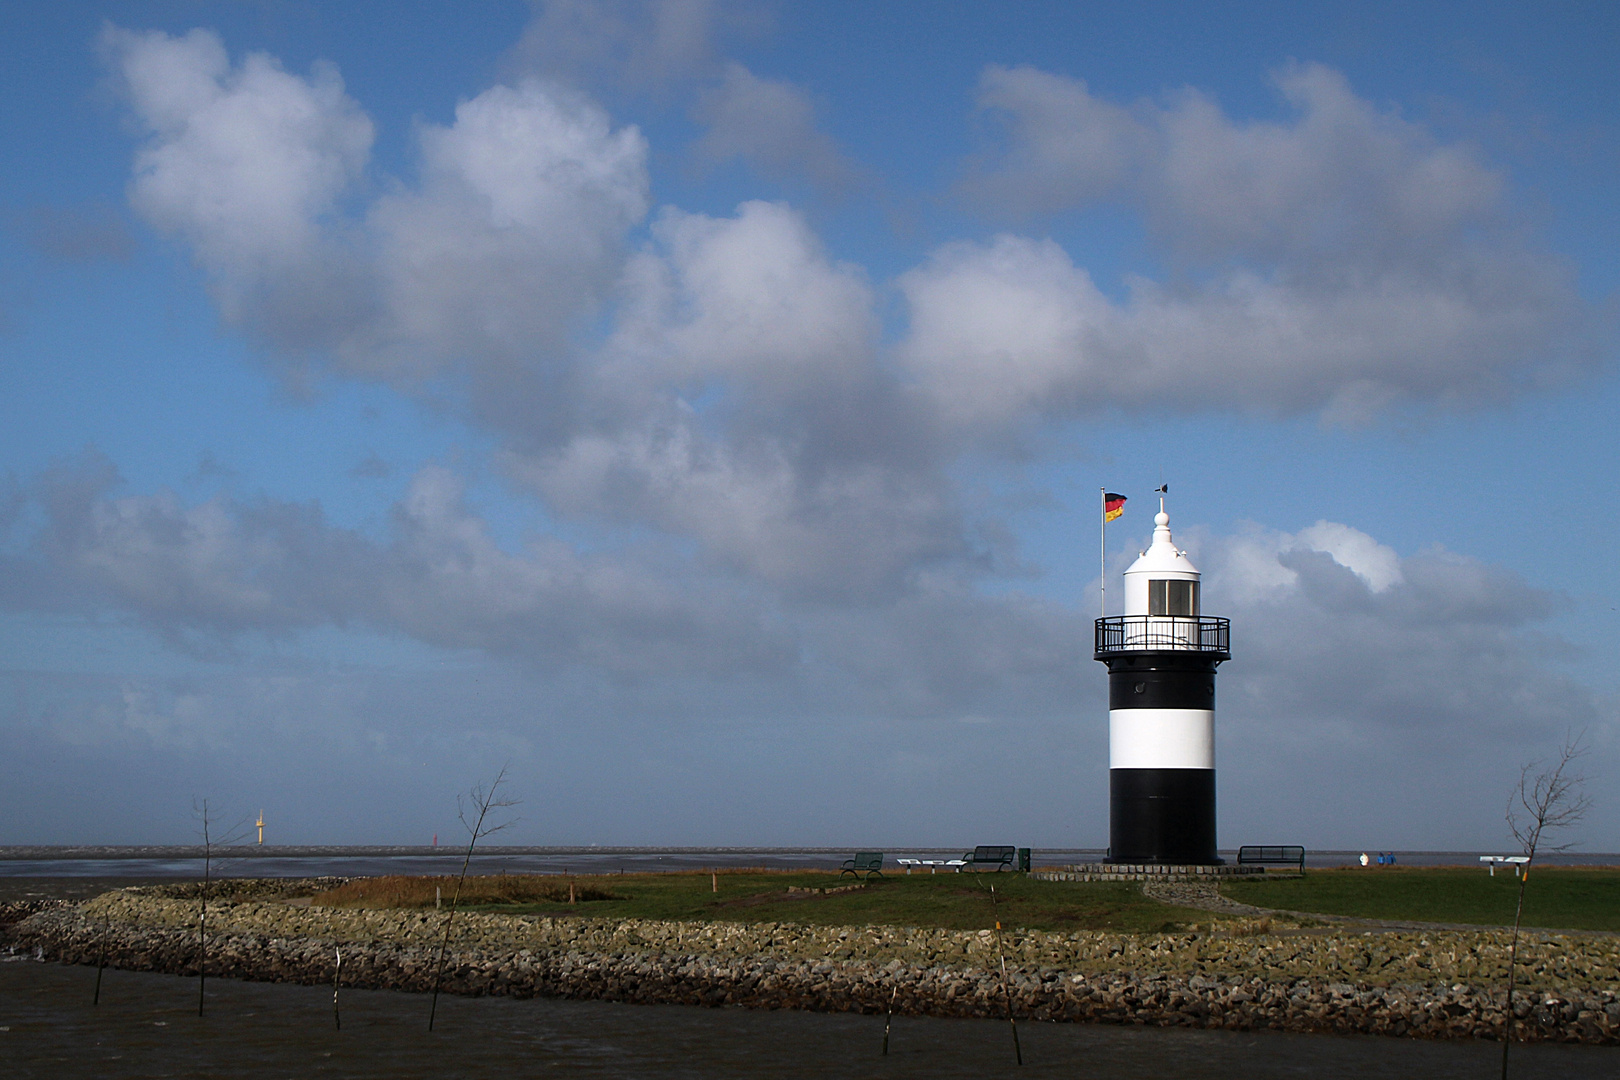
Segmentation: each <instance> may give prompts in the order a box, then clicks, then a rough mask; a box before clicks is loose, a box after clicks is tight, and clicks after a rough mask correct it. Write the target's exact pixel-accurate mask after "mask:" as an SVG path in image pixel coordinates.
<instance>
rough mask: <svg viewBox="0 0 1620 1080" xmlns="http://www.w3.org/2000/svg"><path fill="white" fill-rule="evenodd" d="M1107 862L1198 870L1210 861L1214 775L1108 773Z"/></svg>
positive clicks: (1206, 772)
mask: <svg viewBox="0 0 1620 1080" xmlns="http://www.w3.org/2000/svg"><path fill="white" fill-rule="evenodd" d="M1108 858H1109V861H1111V862H1117V863H1173V864H1178V865H1179V864H1191V865H1200V864H1206V863H1215V862H1219V861H1220V860H1219V859H1218V858H1217V857H1216V855H1215V770H1214V769H1109V770H1108Z"/></svg>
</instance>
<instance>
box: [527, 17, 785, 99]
mask: <svg viewBox="0 0 1620 1080" xmlns="http://www.w3.org/2000/svg"><path fill="white" fill-rule="evenodd" d="M532 6H533V9H534V17H533V18H532V19H530V21H529V23H528V25H527V26H525V27H524V29H523V35H522V37H521V38H519V39H518V43H517V44H516V45H515V46H514V47H513V49H512V61H513V63H514V64H515V65H516V66H518V67H519V68H520V69H521V70H523V71H529V72H540V73H543V74H545V75H548V76H555V75H563V76H567V77H569V78H571V79H574V80H576V81H578V82H581V83H584V84H587V85H590V84H596V83H600V82H609V83H614V84H617V85H618V86H620V87H623V88H627V89H631V90H658V89H661V88H663V87H665V86H667V85H669V84H671V83H676V82H681V81H684V80H688V79H692V78H696V77H702V76H706V75H708V74H709V73H710V72H712V71H713V70H714V69H715V68H716V67H717V66H718V64H719V54H718V51H717V43H716V40H715V39H716V36H717V34H718V33H719V32H720V31H721V30H723V29H725V28H726V27H727V26H728V25H734V24H738V23H746V22H750V21H753V20H752V19H751V18H750V16H748V14H747V13H746V12H745V11H742V10H740V9H741V8H742V7H743V5H741V4H737V3H726V2H723V0H533V2H532Z"/></svg>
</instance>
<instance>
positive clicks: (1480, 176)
mask: <svg viewBox="0 0 1620 1080" xmlns="http://www.w3.org/2000/svg"><path fill="white" fill-rule="evenodd" d="M1277 85H1278V88H1279V90H1280V91H1281V93H1282V95H1283V97H1284V100H1285V101H1286V102H1287V104H1288V105H1289V106H1290V108H1291V109H1292V110H1293V111H1294V114H1295V115H1294V116H1293V117H1292V118H1291V119H1289V120H1287V121H1282V122H1271V121H1248V122H1244V121H1238V120H1235V119H1233V118H1231V117H1229V116H1227V115H1226V114H1225V113H1224V112H1223V111H1222V110H1221V109H1220V108H1219V106H1217V105H1216V104H1215V103H1214V102H1212V101H1211V100H1210V99H1209V98H1207V97H1206V96H1204V95H1202V94H1200V93H1198V92H1196V91H1192V90H1187V91H1184V92H1182V93H1180V94H1178V95H1175V96H1173V97H1172V98H1171V99H1170V100H1169V101H1168V103H1166V104H1162V105H1161V104H1154V103H1150V102H1139V103H1136V104H1134V105H1131V106H1129V107H1126V106H1120V105H1116V104H1113V103H1110V102H1107V101H1104V100H1102V99H1100V98H1098V97H1097V96H1095V95H1093V94H1092V93H1091V92H1090V91H1089V90H1088V89H1087V88H1086V86H1085V85H1084V84H1083V83H1081V82H1079V81H1077V80H1073V79H1067V78H1064V77H1062V76H1056V75H1051V74H1047V73H1044V72H1039V71H1034V70H1032V69H1028V68H1019V69H1011V70H1009V69H1005V68H991V69H989V70H987V71H986V73H985V75H984V78H983V81H982V83H981V88H980V103H981V105H982V106H983V107H984V108H985V109H988V110H990V111H991V112H992V114H993V115H994V116H997V117H1000V118H1002V119H1004V120H1005V124H1006V135H1007V138H1006V142H1005V145H1004V146H1002V147H1001V148H1000V149H999V150H998V152H997V153H995V154H993V155H990V156H989V157H988V158H987V159H986V160H985V161H983V162H982V163H981V166H980V169H979V171H978V172H977V173H976V174H975V175H974V176H972V177H971V178H970V180H969V181H968V183H967V186H966V190H968V191H969V192H970V193H972V194H974V195H976V196H977V197H980V198H982V199H984V200H986V201H987V202H990V203H993V204H994V205H999V206H1006V207H1010V208H1012V209H1015V210H1022V211H1026V212H1057V211H1062V210H1066V209H1071V208H1078V207H1083V206H1087V205H1092V204H1096V203H1098V202H1110V203H1114V204H1119V205H1124V206H1126V207H1129V208H1131V209H1133V210H1135V211H1136V212H1138V213H1139V214H1140V215H1141V217H1142V220H1143V222H1144V224H1145V225H1146V227H1147V229H1148V232H1149V235H1150V236H1151V237H1152V239H1153V242H1154V244H1155V245H1156V247H1157V248H1158V249H1159V250H1160V251H1162V252H1163V253H1164V254H1166V255H1167V256H1168V257H1169V258H1168V260H1167V261H1168V262H1169V264H1170V266H1171V267H1172V272H1171V273H1170V274H1169V275H1168V276H1167V277H1166V278H1164V279H1163V280H1150V279H1147V278H1143V277H1139V276H1127V277H1126V278H1125V280H1124V282H1123V285H1124V293H1125V295H1124V296H1123V298H1122V299H1117V300H1116V299H1112V298H1110V299H1109V300H1108V301H1107V302H1102V301H1101V300H1100V299H1099V297H1098V296H1097V294H1096V291H1095V289H1093V288H1092V285H1091V282H1090V280H1089V279H1088V278H1086V277H1085V276H1084V274H1085V272H1084V270H1083V269H1082V268H1078V267H1075V266H1073V265H1072V264H1071V263H1070V262H1069V260H1068V258H1067V256H1065V255H1062V254H1061V253H1059V252H1057V251H1056V250H1055V249H1054V248H1052V246H1051V245H1050V244H1043V243H1038V242H1035V241H1026V240H1020V239H1017V238H1012V237H1002V238H999V239H997V240H995V241H994V242H992V243H991V244H989V245H980V246H978V247H977V248H964V247H962V246H961V245H953V246H947V247H946V248H944V249H942V251H941V252H939V253H936V255H935V257H934V258H933V259H932V260H931V261H930V263H929V264H927V265H925V266H924V267H923V268H920V269H919V270H918V271H914V272H913V274H912V275H910V276H909V277H908V278H906V279H903V280H902V287H903V288H905V289H906V291H907V294H908V299H910V300H911V302H912V305H913V318H912V335H913V340H912V342H911V343H910V344H909V345H908V347H907V355H908V358H909V360H910V363H911V364H912V367H913V369H914V370H915V371H916V372H917V374H918V377H919V379H920V380H921V382H922V383H923V385H924V387H925V388H926V389H927V390H928V391H929V392H930V393H932V394H933V395H934V396H935V397H936V398H937V399H938V400H939V401H940V403H941V408H943V409H944V410H945V411H946V412H947V413H951V414H956V415H965V416H966V417H967V418H969V419H973V420H977V421H978V422H980V423H989V422H992V421H994V420H995V419H997V418H998V417H1000V416H1007V415H1018V414H1021V413H1022V414H1030V413H1038V412H1040V411H1042V410H1050V409H1052V408H1054V404H1053V402H1054V399H1055V400H1056V402H1057V403H1059V404H1058V405H1057V406H1056V407H1058V408H1064V407H1066V408H1068V409H1069V410H1071V411H1084V410H1088V409H1089V410H1095V409H1098V408H1104V407H1108V406H1113V405H1124V406H1126V407H1129V408H1133V409H1141V410H1157V409H1163V408H1166V407H1169V408H1173V409H1207V408H1221V409H1234V410H1241V411H1260V412H1273V413H1290V412H1299V411H1307V412H1314V411H1320V412H1322V413H1324V414H1326V415H1327V416H1329V417H1331V418H1335V419H1339V420H1345V421H1350V422H1361V421H1365V420H1367V419H1370V418H1371V417H1373V416H1375V415H1376V414H1377V413H1378V412H1380V411H1381V410H1383V409H1384V408H1386V407H1387V406H1389V405H1391V404H1394V403H1399V402H1405V401H1415V402H1440V403H1462V404H1467V403H1473V402H1479V401H1485V400H1493V399H1499V398H1501V397H1503V396H1505V395H1507V394H1508V393H1510V392H1512V391H1514V390H1515V389H1517V388H1519V387H1521V386H1523V385H1526V384H1531V385H1534V384H1537V383H1543V382H1547V381H1551V380H1556V379H1559V378H1562V377H1563V376H1565V375H1567V374H1568V373H1569V372H1571V371H1573V370H1577V369H1579V368H1580V367H1582V366H1583V365H1588V364H1590V363H1591V362H1592V361H1593V360H1594V359H1595V356H1596V348H1595V342H1596V340H1597V338H1596V337H1595V336H1594V329H1593V328H1594V324H1593V322H1592V320H1591V317H1590V315H1589V314H1588V312H1587V310H1586V308H1585V306H1584V305H1583V303H1582V302H1581V301H1580V299H1579V297H1578V296H1577V294H1576V292H1575V290H1574V286H1573V279H1572V277H1571V274H1570V272H1569V270H1568V268H1567V267H1566V266H1564V265H1563V264H1562V263H1561V262H1560V261H1559V260H1558V259H1556V258H1554V257H1553V256H1552V255H1550V254H1549V253H1548V252H1546V251H1545V250H1544V249H1542V248H1540V247H1539V246H1537V245H1536V244H1535V243H1534V242H1533V241H1531V240H1530V239H1528V238H1527V234H1526V233H1525V232H1524V231H1523V230H1522V228H1521V227H1520V224H1519V223H1518V222H1517V221H1516V220H1515V219H1514V216H1513V213H1512V211H1511V208H1510V206H1509V205H1508V202H1507V199H1506V184H1505V182H1504V180H1503V178H1502V177H1501V175H1500V174H1499V173H1498V172H1496V171H1494V170H1492V169H1490V168H1489V167H1487V166H1486V165H1484V164H1483V163H1481V162H1480V161H1479V159H1478V157H1477V155H1476V154H1474V153H1473V152H1472V151H1471V150H1470V149H1469V148H1468V147H1466V146H1462V145H1459V144H1443V143H1440V142H1438V141H1437V140H1435V139H1434V138H1433V136H1432V135H1430V134H1429V133H1428V132H1427V131H1426V130H1425V129H1424V128H1423V127H1421V126H1420V125H1418V124H1415V123H1413V122H1411V121H1408V120H1406V119H1404V118H1402V117H1400V116H1398V115H1396V114H1394V113H1392V112H1388V111H1383V110H1379V109H1377V108H1375V107H1373V106H1372V105H1371V104H1370V103H1368V102H1366V101H1364V100H1362V99H1360V98H1358V97H1356V96H1355V94H1354V93H1353V92H1352V91H1351V89H1350V87H1349V86H1348V84H1347V83H1346V81H1345V80H1344V78H1343V76H1341V75H1340V74H1338V73H1337V72H1334V71H1332V70H1331V69H1328V68H1325V67H1322V66H1320V65H1303V66H1296V67H1290V68H1287V69H1285V70H1284V71H1282V72H1281V73H1280V74H1279V75H1278V76H1277ZM985 281H988V282H989V283H990V284H991V287H993V288H995V289H997V290H998V291H1000V292H1001V293H1003V295H1004V299H1003V303H1004V304H1006V305H1007V306H1009V307H1010V308H1012V309H1013V310H1026V309H1032V310H1036V311H1039V312H1042V313H1053V315H1054V316H1055V317H1049V318H1044V319H1042V318H1037V319H1036V320H1035V321H1034V323H1033V324H1032V325H1031V326H1029V327H1025V326H1024V325H1023V324H1022V323H1021V322H1019V321H1018V320H1016V319H1007V320H1004V322H1005V324H1006V328H1005V330H1004V332H1003V333H1002V334H1000V335H999V336H998V335H995V334H989V335H987V334H985V333H984V332H983V331H984V327H983V324H982V320H981V319H980V317H979V316H978V313H977V312H976V311H974V310H973V309H971V308H970V309H968V310H967V311H966V312H964V313H961V314H959V313H958V312H957V309H956V305H952V304H948V303H937V302H931V301H932V298H933V297H936V296H950V295H952V294H953V293H956V294H966V293H971V292H972V291H973V290H974V289H975V288H981V287H983V285H982V284H981V283H982V282H985ZM941 342H951V343H958V344H957V345H956V347H955V350H954V351H952V350H950V349H942V348H941V347H940V345H939V343H941ZM998 376H1005V377H1006V383H1005V385H1003V384H1002V382H1001V379H1000V378H999V377H998ZM992 388H994V389H993V390H992ZM986 393H990V394H992V397H993V398H994V399H999V400H998V401H996V404H995V407H993V408H990V409H986V408H985V407H984V405H983V404H982V399H983V397H984V395H985V394H986ZM975 413H983V415H979V416H974V415H973V414H975Z"/></svg>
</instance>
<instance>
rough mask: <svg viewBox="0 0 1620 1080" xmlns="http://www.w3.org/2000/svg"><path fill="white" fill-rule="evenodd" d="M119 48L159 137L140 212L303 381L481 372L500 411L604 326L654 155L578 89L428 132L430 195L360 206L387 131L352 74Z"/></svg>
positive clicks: (200, 48) (518, 96)
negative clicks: (311, 370) (596, 310)
mask: <svg viewBox="0 0 1620 1080" xmlns="http://www.w3.org/2000/svg"><path fill="white" fill-rule="evenodd" d="M102 43H103V50H104V53H105V55H106V57H107V61H108V64H109V66H110V68H111V69H112V71H113V72H114V74H115V77H116V81H117V82H118V83H119V85H120V86H121V87H122V89H123V91H124V94H125V97H126V100H127V101H128V103H129V106H130V108H131V111H132V113H133V115H134V118H135V120H136V122H137V123H138V124H139V125H140V127H141V129H142V130H143V132H144V133H145V136H146V138H145V141H144V142H143V144H142V145H141V147H140V148H139V150H138V151H137V154H136V161H135V175H134V180H133V181H132V184H131V190H130V197H131V202H132V204H133V205H134V207H135V209H136V211H137V212H138V213H140V214H141V215H142V216H143V217H145V218H146V219H147V220H148V221H149V222H151V223H152V224H153V225H155V226H156V227H158V228H159V229H162V230H164V231H167V232H172V233H175V234H178V235H179V236H181V237H183V238H184V239H185V240H186V242H187V243H188V245H189V246H190V247H191V249H192V251H193V252H194V253H195V255H196V258H197V260H198V262H199V263H201V265H202V266H203V267H204V268H205V269H206V270H207V271H208V273H209V276H210V279H211V281H212V284H213V288H214V292H215V295H216V297H217V298H218V300H219V302H220V305H221V308H222V310H223V312H224V314H225V316H226V318H227V320H229V321H231V322H233V323H237V324H239V325H242V326H244V327H246V328H247V329H249V330H251V331H253V332H255V333H257V334H259V335H262V336H263V337H264V338H266V339H267V340H268V341H269V342H270V343H271V344H272V345H275V346H277V347H278V348H279V349H281V350H283V351H284V353H285V354H286V355H287V357H288V359H290V360H293V361H294V362H296V363H300V364H301V363H303V362H304V361H305V359H306V358H307V357H309V356H311V355H315V356H326V357H329V358H333V359H335V360H336V361H337V362H338V363H340V364H342V365H344V366H345V367H347V368H348V369H349V370H351V371H353V372H356V373H361V374H366V375H371V376H376V377H383V378H391V379H398V380H400V381H402V382H405V383H409V382H411V381H413V380H419V379H421V378H423V377H427V376H433V375H437V374H441V373H443V372H445V371H446V369H447V368H452V367H453V368H455V369H456V371H457V372H458V373H459V372H462V371H465V370H468V369H470V371H471V373H473V374H474V375H479V374H481V375H482V376H483V378H484V379H485V380H486V381H485V383H481V384H479V385H478V386H476V387H475V390H482V391H483V392H484V394H485V396H486V398H487V399H489V400H496V399H498V398H499V397H500V396H501V394H502V392H503V391H504V389H505V388H506V385H507V384H509V383H510V382H511V380H512V379H513V378H514V377H515V376H514V373H513V369H514V365H516V364H518V363H519V361H544V360H547V359H551V358H553V357H554V355H555V352H556V349H557V347H558V345H559V343H560V342H561V341H563V340H565V339H566V337H567V334H568V333H569V331H570V330H571V329H572V328H573V327H575V326H576V325H577V324H578V321H579V320H580V319H582V318H585V317H587V316H588V315H589V313H590V310H591V308H592V305H593V304H594V303H595V302H597V301H598V300H599V299H600V297H601V295H602V294H603V293H604V292H605V291H606V289H607V288H608V287H609V286H610V285H611V283H612V281H613V280H614V278H615V277H616V275H617V273H618V266H619V263H620V260H621V259H622V257H623V245H624V234H625V232H626V230H627V229H629V228H630V227H631V226H633V225H634V224H635V223H636V222H637V221H639V220H640V219H641V218H642V216H643V215H644V214H645V213H646V209H647V176H646V163H645V159H646V152H647V151H646V143H645V140H644V139H643V138H642V137H641V135H640V133H639V132H638V131H637V130H636V129H635V128H633V127H626V128H619V129H617V130H615V129H613V128H612V126H611V124H610V122H609V120H608V117H607V115H606V113H604V112H603V111H602V110H601V109H600V108H599V107H597V106H596V105H594V104H592V103H591V102H589V101H588V100H586V99H585V98H583V97H581V96H579V95H578V94H576V93H574V92H571V91H564V90H561V89H558V88H556V87H553V86H548V85H544V84H541V83H539V82H534V81H524V82H521V83H519V84H518V85H516V86H496V87H493V88H491V89H489V90H487V91H485V92H484V93H482V94H480V95H478V96H477V97H475V98H473V99H471V100H469V101H464V102H462V103H461V104H460V105H459V106H458V107H457V109H456V119H455V122H454V123H453V124H451V125H449V126H448V127H445V126H440V125H436V124H423V125H422V126H421V127H420V128H419V131H418V136H419V144H420V148H421V174H422V176H421V180H420V183H419V184H418V185H417V186H414V187H410V186H406V185H404V184H392V185H388V186H387V190H386V191H385V192H384V193H383V194H382V195H380V196H378V197H376V198H374V199H372V200H371V201H370V202H369V204H366V203H364V202H363V201H362V202H360V203H359V205H358V206H356V205H355V204H356V200H359V199H360V198H361V195H360V191H359V188H358V185H357V181H358V180H359V179H360V177H361V175H362V172H363V170H364V168H365V165H366V162H367V158H368V154H369V150H370V145H371V141H372V137H373V129H372V125H371V122H370V120H369V119H368V118H367V117H366V116H365V114H364V113H363V112H362V111H361V110H360V107H359V106H358V105H357V104H356V103H355V102H354V101H353V100H352V99H350V98H349V97H348V96H347V95H346V94H345V93H344V89H343V82H342V79H341V78H340V77H339V75H338V73H337V71H336V69H335V68H333V67H331V66H330V65H326V64H317V65H315V67H314V69H313V70H312V72H311V74H310V76H309V77H307V78H306V77H302V76H299V75H295V74H292V73H289V72H287V71H284V70H283V69H282V68H281V66H280V65H279V64H278V63H277V62H276V61H275V60H274V59H272V58H271V57H268V56H265V55H263V54H258V53H254V54H250V55H248V56H246V57H244V58H243V59H242V60H241V61H240V62H239V63H237V64H234V65H233V64H232V62H231V60H230V58H229V56H228V55H227V54H226V52H225V48H224V46H223V44H222V43H221V42H220V40H219V38H218V37H217V36H216V35H215V34H213V33H211V32H209V31H206V30H194V31H192V32H191V33H189V34H187V35H185V36H184V37H178V38H177V37H171V36H169V35H167V34H164V33H162V32H158V31H151V32H145V33H136V32H132V31H125V30H118V29H114V28H109V29H107V30H106V31H104V33H103V35H102ZM491 383H492V384H494V385H493V386H492V385H489V384H491Z"/></svg>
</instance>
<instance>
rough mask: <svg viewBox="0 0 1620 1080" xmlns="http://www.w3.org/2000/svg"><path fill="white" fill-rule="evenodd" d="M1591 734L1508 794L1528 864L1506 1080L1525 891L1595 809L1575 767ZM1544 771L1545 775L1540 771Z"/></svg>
mask: <svg viewBox="0 0 1620 1080" xmlns="http://www.w3.org/2000/svg"><path fill="white" fill-rule="evenodd" d="M1584 740H1585V733H1584V732H1583V733H1582V734H1580V735H1577V736H1575V737H1574V738H1569V737H1566V738H1565V739H1564V745H1563V746H1562V747H1561V748H1560V749H1559V751H1558V759H1557V760H1556V761H1555V762H1554V763H1552V764H1551V765H1550V766H1549V765H1547V763H1546V762H1544V761H1539V760H1538V761H1532V762H1530V763H1529V764H1528V765H1525V766H1524V767H1523V768H1521V769H1520V770H1519V783H1518V786H1517V787H1516V788H1514V790H1513V794H1512V795H1510V796H1508V805H1507V823H1508V828H1509V829H1510V830H1511V831H1512V833H1513V839H1514V840H1516V841H1518V843H1519V850H1520V851H1522V852H1523V853H1524V856H1525V861H1524V864H1523V865H1522V866H1521V867H1520V873H1519V901H1518V906H1517V907H1516V908H1515V909H1514V912H1513V939H1512V945H1511V946H1510V947H1509V949H1508V970H1507V993H1506V994H1505V995H1504V998H1503V1000H1504V1006H1505V1008H1504V1019H1503V1023H1502V1080H1507V1075H1508V1048H1509V1047H1510V1046H1512V1045H1513V1032H1514V1027H1515V1025H1516V1023H1517V1019H1516V1018H1515V1017H1514V1015H1513V983H1514V976H1515V975H1516V974H1517V970H1518V963H1519V927H1520V924H1521V923H1522V921H1523V919H1524V891H1525V887H1526V886H1527V885H1528V884H1529V883H1530V868H1531V867H1532V866H1533V865H1534V864H1535V861H1536V854H1537V853H1538V852H1559V851H1568V850H1569V849H1570V848H1571V847H1573V846H1574V844H1573V842H1565V843H1561V844H1551V843H1548V842H1547V835H1548V834H1549V833H1553V832H1557V831H1559V830H1561V829H1567V828H1570V827H1572V826H1574V825H1576V824H1578V823H1579V822H1580V820H1581V819H1582V818H1584V817H1585V816H1586V812H1587V810H1589V809H1590V808H1591V806H1592V800H1591V798H1590V797H1589V796H1588V795H1587V794H1586V793H1585V791H1584V790H1583V789H1584V788H1585V786H1586V777H1584V776H1582V775H1580V774H1579V773H1577V772H1576V771H1575V769H1574V764H1575V762H1576V760H1577V759H1578V758H1580V757H1581V756H1582V755H1584V754H1585V753H1586V747H1585V746H1584V745H1583V742H1584ZM1538 770H1539V771H1538Z"/></svg>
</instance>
